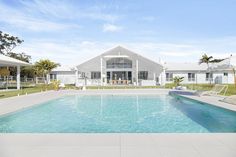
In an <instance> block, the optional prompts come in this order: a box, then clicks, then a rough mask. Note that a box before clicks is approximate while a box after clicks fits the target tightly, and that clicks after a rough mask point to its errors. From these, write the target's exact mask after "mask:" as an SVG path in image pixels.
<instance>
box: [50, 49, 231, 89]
mask: <svg viewBox="0 0 236 157" xmlns="http://www.w3.org/2000/svg"><path fill="white" fill-rule="evenodd" d="M234 58H235V57H233V56H232V57H229V58H228V59H225V60H224V61H222V62H220V63H215V64H210V65H209V67H210V68H208V66H207V65H206V64H201V65H199V64H198V63H197V62H196V63H168V62H167V63H163V64H162V63H158V62H155V61H152V60H150V59H148V58H145V57H143V56H141V55H139V54H137V53H135V52H132V51H130V50H128V49H126V48H123V47H121V46H118V47H115V48H113V49H111V50H109V51H107V52H105V53H102V54H101V55H99V56H97V57H95V58H92V59H90V60H88V61H86V62H84V63H82V64H80V65H77V66H75V67H74V68H72V67H59V68H57V69H54V70H53V71H52V73H51V79H57V80H60V81H61V82H63V83H65V84H76V86H83V85H88V86H97V85H138V86H156V85H165V84H166V83H172V82H173V78H174V77H175V76H181V77H184V81H183V83H184V84H197V83H199V84H206V83H218V84H233V83H234V74H233V70H232V67H233V66H235V63H234V62H235V60H234Z"/></svg>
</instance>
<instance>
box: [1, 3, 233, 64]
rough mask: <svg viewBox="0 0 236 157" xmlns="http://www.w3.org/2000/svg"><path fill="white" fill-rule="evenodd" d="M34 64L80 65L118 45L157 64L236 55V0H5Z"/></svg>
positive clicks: (10, 28)
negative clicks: (42, 60) (41, 60)
mask: <svg viewBox="0 0 236 157" xmlns="http://www.w3.org/2000/svg"><path fill="white" fill-rule="evenodd" d="M0 30H1V31H3V32H5V33H9V34H11V35H13V36H18V37H19V38H20V39H23V40H24V43H23V44H21V45H20V46H18V47H17V48H16V49H14V52H17V53H20V52H25V53H26V54H29V55H31V56H32V59H33V60H32V62H35V61H37V60H39V59H45V58H48V59H50V60H52V61H55V62H59V63H61V64H62V65H71V66H74V65H78V64H80V63H82V62H84V61H86V60H88V59H90V58H93V57H95V56H97V55H99V54H101V53H103V52H105V51H107V50H109V49H111V48H114V47H116V46H118V45H121V46H124V47H125V48H128V49H130V50H132V51H134V52H136V53H139V54H140V55H143V56H145V57H147V58H150V59H152V60H154V61H156V62H159V61H160V59H161V60H162V61H164V62H198V60H199V58H200V57H201V56H202V55H203V54H204V53H206V54H208V55H212V56H213V57H215V58H226V57H229V56H230V55H231V54H233V55H235V56H236V0H60V1H59V0H0Z"/></svg>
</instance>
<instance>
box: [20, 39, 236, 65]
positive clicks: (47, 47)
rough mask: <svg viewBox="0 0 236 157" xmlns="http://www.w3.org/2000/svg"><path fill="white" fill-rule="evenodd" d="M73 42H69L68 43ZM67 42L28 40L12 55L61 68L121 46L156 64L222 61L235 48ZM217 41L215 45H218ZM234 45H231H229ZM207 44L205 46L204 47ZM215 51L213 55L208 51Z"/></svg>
mask: <svg viewBox="0 0 236 157" xmlns="http://www.w3.org/2000/svg"><path fill="white" fill-rule="evenodd" d="M71 41H73V42H71ZM71 41H70V42H68V41H59V40H51V41H50V40H39V39H35V40H31V41H30V43H29V42H27V43H23V44H22V45H21V46H19V47H17V49H15V52H26V53H27V54H30V55H31V56H32V57H33V60H34V61H36V60H38V59H40V58H42V57H44V58H49V59H51V60H53V61H56V62H59V63H61V64H62V65H78V64H80V63H83V62H84V61H87V60H88V59H91V58H93V57H96V56H97V55H99V54H101V53H103V52H105V51H107V50H109V49H111V48H113V47H115V46H118V45H121V46H124V47H126V48H128V49H130V50H132V51H134V52H137V53H138V54H140V55H143V56H145V57H147V58H150V59H151V60H153V61H156V62H158V61H159V60H160V59H162V60H163V61H166V62H198V60H199V58H200V57H201V56H202V54H203V53H207V54H208V55H212V56H213V57H214V58H226V57H229V56H230V54H233V55H234V56H236V46H235V45H231V47H227V49H228V50H230V51H228V50H221V48H222V47H225V48H226V46H224V45H228V43H229V40H225V39H222V41H221V42H220V43H221V44H214V43H215V40H213V41H210V40H207V41H206V40H205V41H202V43H200V42H196V43H193V42H192V43H182V44H179V43H157V42H99V41H89V40H86V41H80V40H78V39H74V40H71ZM218 42H219V41H217V43H218ZM230 42H231V43H234V42H233V41H230ZM204 43H209V45H208V46H207V45H204ZM217 48H218V49H219V50H218V51H213V50H212V49H217Z"/></svg>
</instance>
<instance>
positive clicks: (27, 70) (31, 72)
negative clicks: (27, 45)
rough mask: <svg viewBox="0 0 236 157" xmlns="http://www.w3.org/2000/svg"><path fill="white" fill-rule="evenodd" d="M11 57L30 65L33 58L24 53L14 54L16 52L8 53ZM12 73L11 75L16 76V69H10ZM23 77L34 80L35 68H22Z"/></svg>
mask: <svg viewBox="0 0 236 157" xmlns="http://www.w3.org/2000/svg"><path fill="white" fill-rule="evenodd" d="M6 55H7V56H9V57H12V58H15V59H18V60H21V61H24V62H27V63H30V62H31V56H30V55H27V54H26V53H24V52H22V53H14V52H8V53H7V54H6ZM9 70H10V73H11V75H13V76H15V75H16V67H9ZM21 75H22V76H25V77H28V78H33V77H34V75H35V73H34V69H33V67H31V66H29V67H22V68H21Z"/></svg>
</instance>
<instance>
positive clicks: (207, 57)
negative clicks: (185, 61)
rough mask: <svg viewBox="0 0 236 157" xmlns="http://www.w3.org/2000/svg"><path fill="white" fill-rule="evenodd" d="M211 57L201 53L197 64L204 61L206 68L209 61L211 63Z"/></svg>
mask: <svg viewBox="0 0 236 157" xmlns="http://www.w3.org/2000/svg"><path fill="white" fill-rule="evenodd" d="M212 59H213V57H212V56H207V55H206V54H204V55H202V58H201V59H200V60H199V64H202V63H206V64H207V68H209V63H211V60H212Z"/></svg>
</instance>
